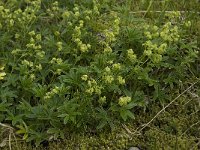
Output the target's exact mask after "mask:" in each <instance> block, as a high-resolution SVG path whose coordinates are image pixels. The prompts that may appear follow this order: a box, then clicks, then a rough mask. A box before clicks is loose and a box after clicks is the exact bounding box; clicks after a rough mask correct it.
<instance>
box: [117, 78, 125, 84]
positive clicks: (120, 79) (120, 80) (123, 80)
mask: <svg viewBox="0 0 200 150" xmlns="http://www.w3.org/2000/svg"><path fill="white" fill-rule="evenodd" d="M117 81H118V82H119V84H121V85H124V84H125V83H126V82H125V79H124V78H123V77H122V76H117Z"/></svg>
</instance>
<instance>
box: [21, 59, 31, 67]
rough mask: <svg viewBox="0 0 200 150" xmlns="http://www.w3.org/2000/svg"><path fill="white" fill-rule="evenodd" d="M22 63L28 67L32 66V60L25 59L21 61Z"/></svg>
mask: <svg viewBox="0 0 200 150" xmlns="http://www.w3.org/2000/svg"><path fill="white" fill-rule="evenodd" d="M21 63H22V65H25V66H28V67H33V62H32V61H28V60H26V59H24V60H22V61H21Z"/></svg>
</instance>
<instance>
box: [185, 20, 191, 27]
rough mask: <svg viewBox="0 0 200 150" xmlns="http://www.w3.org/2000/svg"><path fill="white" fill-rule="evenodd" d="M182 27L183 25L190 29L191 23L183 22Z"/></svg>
mask: <svg viewBox="0 0 200 150" xmlns="http://www.w3.org/2000/svg"><path fill="white" fill-rule="evenodd" d="M184 25H185V27H187V28H189V27H191V25H192V23H191V21H187V22H185V24H184Z"/></svg>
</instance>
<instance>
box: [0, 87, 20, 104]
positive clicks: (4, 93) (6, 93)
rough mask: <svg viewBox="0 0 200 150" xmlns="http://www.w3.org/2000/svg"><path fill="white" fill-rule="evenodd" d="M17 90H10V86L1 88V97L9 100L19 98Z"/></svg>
mask: <svg viewBox="0 0 200 150" xmlns="http://www.w3.org/2000/svg"><path fill="white" fill-rule="evenodd" d="M16 93H17V92H16V91H13V90H10V89H9V88H8V87H6V88H0V99H1V100H3V101H7V100H9V99H10V98H17V97H18V96H17V95H16Z"/></svg>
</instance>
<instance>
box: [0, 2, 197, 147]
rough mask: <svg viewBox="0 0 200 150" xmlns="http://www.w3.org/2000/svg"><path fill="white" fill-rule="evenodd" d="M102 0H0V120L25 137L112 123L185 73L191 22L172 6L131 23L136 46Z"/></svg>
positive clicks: (192, 55) (192, 54)
mask: <svg viewBox="0 0 200 150" xmlns="http://www.w3.org/2000/svg"><path fill="white" fill-rule="evenodd" d="M105 3H106V2H104V1H102V2H98V1H96V0H93V1H82V2H77V3H74V2H73V1H69V2H68V1H67V2H63V1H49V2H46V1H43V0H31V1H29V0H26V1H8V2H7V3H6V2H4V1H1V2H0V38H1V40H0V42H1V51H0V52H1V55H0V59H1V62H2V63H1V65H0V85H1V86H0V112H1V113H0V121H1V122H5V123H10V124H12V126H14V127H16V129H17V132H16V133H17V134H19V135H22V136H23V139H24V140H26V141H32V140H35V141H36V144H39V143H40V142H42V141H44V140H49V139H52V138H54V139H57V138H64V137H65V134H66V133H67V132H68V131H72V130H74V129H84V130H87V129H88V128H94V127H95V128H96V129H102V128H104V127H107V126H110V127H111V128H114V126H115V125H116V124H118V123H120V122H123V121H127V120H128V119H133V118H134V108H135V107H143V108H145V107H148V105H147V104H148V102H149V101H148V100H147V97H149V98H150V99H165V98H166V96H165V94H167V93H164V91H160V89H161V88H165V89H167V90H165V92H167V91H168V89H170V88H168V86H171V87H172V86H173V85H177V84H179V81H181V80H184V79H185V78H187V76H188V75H187V74H186V72H188V69H187V67H186V66H188V65H190V64H191V63H192V62H194V61H195V60H196V59H197V56H198V49H196V48H188V49H187V48H183V47H181V46H182V45H184V44H186V43H185V41H184V40H185V39H184V38H185V34H184V33H186V31H187V28H189V26H190V22H187V23H186V22H184V23H183V22H182V23H181V22H179V21H177V20H178V18H179V16H180V14H178V13H177V12H175V13H172V14H170V15H169V16H166V22H164V23H163V24H162V25H160V26H156V25H148V24H147V23H146V24H145V25H143V26H142V28H141V27H135V30H138V31H140V32H141V34H140V35H138V36H141V37H142V40H141V41H142V43H141V45H140V49H135V48H134V47H131V46H129V47H128V48H127V47H126V48H125V47H123V46H119V45H120V43H123V42H124V43H126V40H124V41H120V39H121V36H123V35H124V36H126V33H122V34H121V32H122V31H121V30H120V29H121V26H120V23H121V21H120V20H121V19H120V18H119V16H118V14H117V12H115V11H111V10H110V11H107V10H106V11H105V9H104V5H105ZM103 4H104V5H103ZM11 6H12V7H11ZM172 21H173V23H172ZM141 41H140V42H141ZM122 45H123V44H122ZM163 84H165V86H164V87H163Z"/></svg>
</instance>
